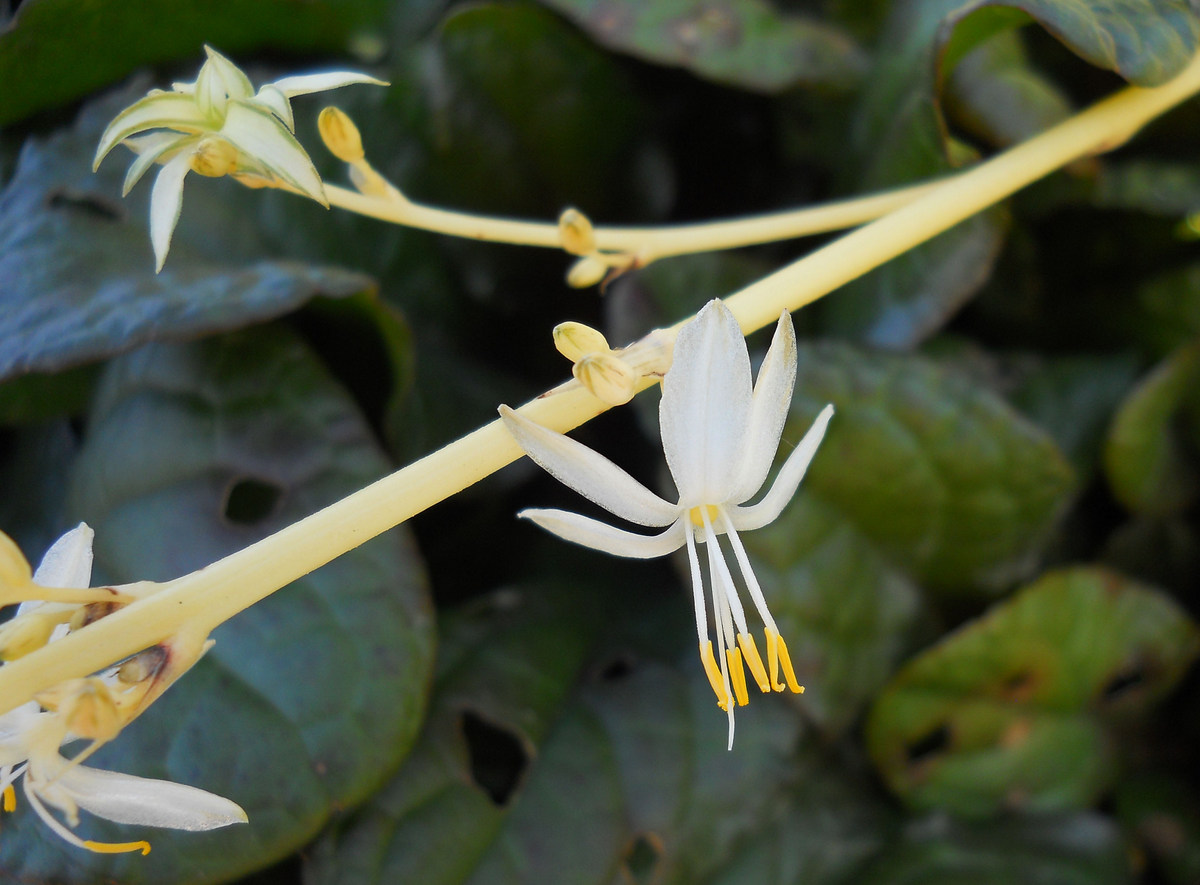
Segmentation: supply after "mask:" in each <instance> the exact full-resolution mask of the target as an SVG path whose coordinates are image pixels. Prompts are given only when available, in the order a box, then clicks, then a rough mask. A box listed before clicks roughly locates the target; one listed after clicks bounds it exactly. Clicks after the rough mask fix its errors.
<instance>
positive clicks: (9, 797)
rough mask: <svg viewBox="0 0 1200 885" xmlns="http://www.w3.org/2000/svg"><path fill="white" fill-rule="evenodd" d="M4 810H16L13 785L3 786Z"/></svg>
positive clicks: (15, 796) (15, 792)
mask: <svg viewBox="0 0 1200 885" xmlns="http://www.w3.org/2000/svg"><path fill="white" fill-rule="evenodd" d="M4 810H5V811H16V810H17V791H16V790H14V789H13V785H12V784H9V785H8V786H7V787H5V788H4Z"/></svg>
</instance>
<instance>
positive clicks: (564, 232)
mask: <svg viewBox="0 0 1200 885" xmlns="http://www.w3.org/2000/svg"><path fill="white" fill-rule="evenodd" d="M558 238H559V241H560V242H561V243H562V247H563V249H565V250H566V251H568V252H570V253H571V254H572V255H590V254H591V253H592V252H595V251H596V233H595V231H594V230H593V229H592V223H591V221H589V220H588V217H587V216H586V215H584V214H583V213H582V212H580V211H579V210H578V209H564V210H563V213H562V215H560V216H558Z"/></svg>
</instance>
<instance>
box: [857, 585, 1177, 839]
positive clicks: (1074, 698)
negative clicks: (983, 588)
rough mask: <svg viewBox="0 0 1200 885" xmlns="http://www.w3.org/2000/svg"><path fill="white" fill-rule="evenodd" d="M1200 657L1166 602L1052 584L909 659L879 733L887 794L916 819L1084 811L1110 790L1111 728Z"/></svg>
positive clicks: (1133, 591) (1147, 592)
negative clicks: (945, 813) (934, 812)
mask: <svg viewBox="0 0 1200 885" xmlns="http://www.w3.org/2000/svg"><path fill="white" fill-rule="evenodd" d="M1198 648H1200V643H1198V636H1197V631H1196V628H1195V626H1194V625H1193V624H1192V622H1191V620H1190V619H1189V618H1188V617H1187V615H1186V614H1184V612H1183V611H1182V610H1181V609H1180V608H1179V607H1178V606H1177V605H1176V604H1175V603H1174V602H1172V601H1171V600H1170V599H1169V598H1167V597H1166V596H1164V595H1163V594H1162V593H1160V592H1159V591H1157V590H1154V589H1152V588H1150V587H1147V586H1144V585H1140V584H1137V583H1135V582H1133V581H1130V580H1127V579H1124V578H1122V577H1120V576H1119V575H1117V574H1116V573H1114V572H1108V571H1105V570H1103V569H1096V568H1076V569H1071V570H1066V571H1060V572H1054V573H1050V574H1048V575H1046V576H1045V577H1043V578H1041V579H1040V580H1038V581H1037V582H1035V583H1034V584H1031V585H1030V586H1028V587H1027V588H1025V589H1024V590H1023V591H1022V592H1021V593H1020V594H1018V595H1017V596H1015V597H1014V598H1013V599H1011V600H1009V601H1007V602H1005V603H1002V604H1000V605H997V606H996V607H995V608H993V609H992V610H991V611H990V612H989V613H988V614H986V615H985V616H983V617H982V618H980V619H979V620H978V621H975V622H973V623H970V624H968V625H967V626H965V627H963V628H961V629H960V630H958V631H957V632H955V633H952V634H950V635H949V636H948V637H946V638H945V639H943V640H942V641H941V642H940V643H938V644H937V645H935V646H933V647H932V648H930V649H928V650H927V651H925V652H924V653H922V654H921V655H919V656H918V657H916V658H914V659H913V660H912V661H910V662H909V663H908V664H907V665H906V666H905V667H904V668H903V669H902V670H901V671H900V672H899V673H898V674H897V676H896V677H895V679H894V680H893V681H892V682H891V684H890V685H889V686H888V687H887V688H886V689H885V690H884V692H883V694H881V695H880V697H879V699H878V700H877V701H876V703H875V705H874V707H873V708H872V710H871V714H870V718H869V720H868V722H867V745H868V748H869V750H870V753H871V756H872V758H873V759H874V760H875V763H876V765H877V766H878V767H879V770H880V772H881V773H882V775H883V777H884V779H885V780H886V781H887V783H888V785H889V786H890V787H891V788H892V789H893V790H894V791H896V793H898V794H899V795H900V797H901V798H903V799H904V800H905V802H907V803H908V804H910V805H912V806H913V807H915V808H921V809H927V808H941V809H946V810H949V811H953V812H955V813H959V814H964V815H972V816H983V815H989V814H994V813H996V812H998V811H1000V810H1002V809H1005V808H1020V809H1027V810H1030V811H1051V810H1060V809H1068V808H1080V807H1086V806H1087V805H1088V804H1090V803H1091V802H1092V801H1094V800H1095V798H1096V796H1097V795H1098V794H1099V793H1100V791H1101V790H1103V789H1104V788H1105V787H1107V786H1108V785H1109V783H1110V782H1111V780H1112V777H1113V774H1114V770H1113V761H1114V760H1113V753H1114V746H1113V741H1114V735H1113V733H1112V731H1111V730H1110V728H1109V724H1110V718H1111V717H1117V716H1119V717H1120V718H1129V717H1130V716H1133V715H1136V714H1138V713H1141V712H1143V711H1144V710H1145V708H1146V707H1148V706H1149V705H1151V704H1152V703H1154V702H1155V701H1157V700H1158V699H1159V698H1161V697H1162V696H1163V695H1164V694H1165V693H1166V692H1167V691H1169V690H1170V689H1171V687H1172V686H1173V685H1174V684H1175V683H1176V681H1177V680H1178V679H1179V677H1180V676H1181V675H1182V673H1183V671H1184V670H1185V669H1186V667H1187V666H1188V664H1190V663H1191V661H1192V659H1193V658H1194V657H1195V656H1196V652H1197V650H1198Z"/></svg>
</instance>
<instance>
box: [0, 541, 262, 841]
mask: <svg viewBox="0 0 1200 885" xmlns="http://www.w3.org/2000/svg"><path fill="white" fill-rule="evenodd" d="M92 537H93V534H92V530H91V529H90V528H88V527H87V526H86V525H84V524H80V525H79V526H78V527H77V528H75V529H72V530H71V531H70V532H68V533H67V534H65V535H63V537H61V538H59V539H58V541H56V542H55V543H54V545H53V546H52V547H51V548H50V550H49V551H48V552H47V553H46V556H45V558H44V559H43V560H42V563H41V565H39V566H38V569H37V571H36V572H35V573H34V575H33V581H34V583H35V584H37V585H38V586H40V587H81V586H82V587H86V586H87V584H88V583H89V581H90V579H91V567H92ZM70 608H72V606H68V605H65V604H63V603H57V602H40V601H31V602H25V603H22V605H21V607H20V609H19V610H18V614H17V616H16V618H14V621H15V620H19V619H21V618H27V617H31V616H34V617H43V616H44V615H46V614H47V612H45V611H44V610H45V609H51V610H52V611H53V613H54V614H55V617H54V622H55V624H56V626H55V627H54V629H53V632H52V635H51V637H50V641H54V640H55V639H59V638H61V637H62V636H64V635H66V633H68V632H69V631H70V629H71V625H70V623H69V621H70V617H69V616H67V617H61V616H59V615H60V614H61V610H64V609H70ZM73 608H75V609H76V610H82V609H83V608H84V606H79V605H76V606H74V607H73ZM10 623H11V622H10ZM209 644H210V643H207V642H203V641H202V642H201V643H199V644H197V643H196V642H194V641H174V642H173V641H168V642H166V643H164V644H163V645H162V646H159V647H156V648H155V649H153V650H148V651H147V652H144V653H143V654H142V655H138V656H135V657H134V658H132V659H130V661H129V662H127V663H126V664H125V665H124V666H122V667H121V668H118V669H116V670H114V671H112V672H110V673H105V674H103V675H101V676H92V677H88V678H86V679H74V680H71V681H70V682H68V683H64V684H62V685H59V686H56V687H55V688H53V689H51V690H49V691H47V692H43V693H41V694H39V695H38V696H37V698H36V699H35V700H31V701H29V702H28V703H25V704H22V705H21V706H19V707H16V708H14V709H12V710H10V711H8V712H7V713H4V714H3V715H0V806H2V807H3V809H4V810H5V811H10V812H11V811H15V810H16V807H17V796H16V790H15V789H14V785H15V784H16V783H17V781H21V787H22V790H23V792H24V794H25V798H26V800H27V801H28V802H29V805H30V807H32V808H33V810H34V811H35V812H36V813H37V815H38V817H39V818H41V820H42V821H43V823H45V824H46V826H48V827H49V828H50V829H51V830H53V831H54V833H56V834H57V835H58V836H60V837H61V838H62V839H64V840H65V841H67V842H69V843H70V844H72V845H75V846H77V847H79V848H85V849H87V850H89V851H95V852H98V853H103V854H112V853H119V852H127V851H141V852H142V853H143V854H145V853H147V852H149V850H150V845H149V843H147V842H144V841H137V842H118V843H112V842H94V841H91V840H86V839H81V838H80V837H79V836H77V835H76V834H75V833H74V832H73V828H74V827H77V826H78V825H79V811H80V809H82V810H84V811H88V812H90V813H92V814H95V815H96V816H98V817H104V818H108V819H109V820H112V821H116V822H118V823H125V824H137V825H141V826H153V827H171V828H174V829H183V830H210V829H214V828H216V827H223V826H227V825H229V824H234V823H244V822H245V821H246V820H247V818H246V813H245V812H244V811H243V810H242V809H241V807H240V806H238V805H237V804H236V803H234V802H231V801H229V800H228V799H225V798H223V797H221V796H217V795H215V794H213V793H209V792H206V791H204V790H200V789H197V788H195V787H189V786H186V785H184V784H176V783H172V782H171V781H162V780H153V779H150V778H144V777H136V776H134V775H128V774H119V773H117V772H113V771H104V770H101V769H97V768H90V767H88V766H86V765H83V764H82V763H83V761H84V760H85V759H86V758H87V757H88V756H89V755H91V754H92V753H93V752H94V751H95V750H96V749H98V748H99V747H100V746H101V745H102V744H103V743H105V742H107V741H109V740H111V739H112V738H114V737H116V735H117V734H118V733H120V731H121V729H122V728H123V727H124V726H125V725H127V724H128V723H129V722H130V721H131V720H132V719H133V718H134V717H136V716H137V715H138V714H139V713H141V712H142V710H144V709H145V708H146V707H147V706H148V705H149V703H150V702H151V701H152V700H154V699H155V698H156V697H157V696H158V695H159V694H161V693H162V691H164V690H165V689H166V687H167V686H168V685H169V684H170V683H171V682H173V681H174V680H175V679H177V678H178V677H179V676H180V675H182V673H183V672H185V671H186V670H187V669H188V668H189V667H190V666H191V664H192V663H194V662H195V660H196V659H198V658H199V656H200V655H201V654H203V652H204V650H205V649H207V647H208V645H209ZM144 657H145V658H146V659H148V660H150V661H153V664H152V665H151V666H145V660H143V658H144ZM131 672H132V674H133V675H132V676H131V675H130V673H131ZM79 740H90V741H91V743H90V744H89V745H88V746H87V747H85V748H84V749H83V750H82V751H81V752H79V753H77V754H76V755H75V756H74V757H73V758H70V759H68V758H66V757H64V756H63V755H62V752H61V748H62V747H63V746H64V745H66V744H70V743H73V742H75V741H79ZM50 808H54V809H56V810H57V811H59V812H60V813H61V814H62V815H63V817H64V818H65V820H66V823H63V822H62V821H60V820H59V819H58V818H56V817H55V816H54V815H53V814H52V813H51V811H50Z"/></svg>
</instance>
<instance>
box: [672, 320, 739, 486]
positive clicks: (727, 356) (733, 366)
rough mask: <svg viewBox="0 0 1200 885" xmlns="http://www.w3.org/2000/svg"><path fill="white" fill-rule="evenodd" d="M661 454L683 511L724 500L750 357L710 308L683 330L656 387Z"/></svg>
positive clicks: (734, 330)
mask: <svg viewBox="0 0 1200 885" xmlns="http://www.w3.org/2000/svg"><path fill="white" fill-rule="evenodd" d="M662 388H663V396H662V402H661V404H660V406H659V424H660V427H661V430H662V440H663V451H664V452H665V453H666V456H667V466H669V467H670V468H671V476H673V477H674V478H675V484H676V486H677V487H678V488H679V503H680V504H681V505H682V506H684V507H693V506H695V505H697V504H711V503H717V502H722V501H726V500H729V496H730V494H731V493H732V491H733V483H734V477H735V476H736V473H737V469H738V464H737V459H738V455H739V453H740V452H741V450H742V440H743V438H744V437H745V433H746V428H747V424H748V419H749V416H750V401H751V383H750V356H749V354H748V353H747V352H746V340H745V338H743V337H742V330H741V328H740V327H739V326H738V323H737V320H735V319H734V318H733V314H732V313H730V312H729V308H727V307H726V306H725V305H724V304H723V303H722V302H720V301H710V302H709V303H708V304H706V305H705V306H704V309H703V310H701V311H700V313H699V314H698V315H697V316H696V318H695V319H694V320H692V321H691V322H690V323H688V324H687V325H686V326H684V327H683V328H682V329H681V330H680V332H679V337H678V338H677V339H676V341H675V356H674V359H673V360H672V363H671V368H670V370H669V371H668V372H667V376H666V378H664V379H663V384H662Z"/></svg>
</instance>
